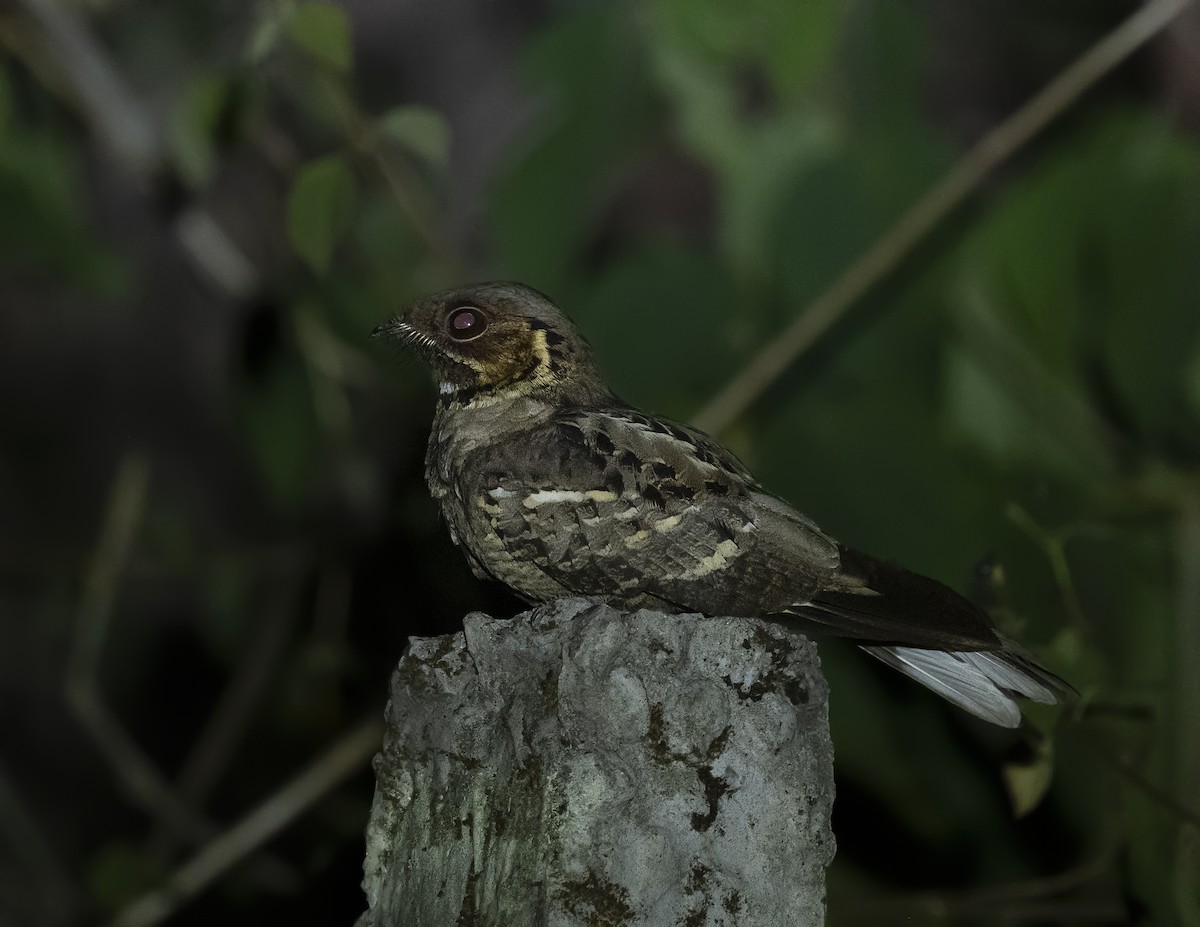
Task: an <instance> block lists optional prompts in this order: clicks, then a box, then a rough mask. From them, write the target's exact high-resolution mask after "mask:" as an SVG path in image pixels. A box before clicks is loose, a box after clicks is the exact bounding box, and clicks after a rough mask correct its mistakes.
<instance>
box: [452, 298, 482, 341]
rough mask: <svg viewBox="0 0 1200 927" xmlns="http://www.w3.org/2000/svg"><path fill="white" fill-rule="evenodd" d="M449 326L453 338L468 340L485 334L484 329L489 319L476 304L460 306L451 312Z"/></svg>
mask: <svg viewBox="0 0 1200 927" xmlns="http://www.w3.org/2000/svg"><path fill="white" fill-rule="evenodd" d="M447 326H448V327H449V329H450V337H451V338H457V339H458V340H459V341H468V340H470V339H471V338H475V337H477V336H479V335H481V334H483V330H484V329H485V328H487V319H486V318H484V315H483V313H482V312H480V311H479V310H478V309H476V308H475V307H474V306H460V307H459V308H457V309H455V310H454V311H453V312H451V313H450V318H449V319H448V320H447Z"/></svg>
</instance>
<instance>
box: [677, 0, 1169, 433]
mask: <svg viewBox="0 0 1200 927" xmlns="http://www.w3.org/2000/svg"><path fill="white" fill-rule="evenodd" d="M1190 2H1191V0H1153V2H1151V3H1148V4H1147V5H1146V6H1144V7H1142V8H1141V9H1140V10H1138V11H1137V12H1136V13H1134V14H1133V15H1132V16H1130V17H1129V18H1128V19H1126V20H1125V21H1124V22H1122V23H1121V24H1120V25H1119V26H1117V27H1116V28H1115V29H1114V30H1113V31H1112V32H1110V33H1108V34H1107V35H1106V36H1105V37H1104V38H1102V39H1101V40H1100V41H1099V42H1097V43H1096V44H1095V45H1093V46H1092V47H1091V48H1090V49H1089V50H1088V51H1087V52H1085V53H1084V54H1083V56H1082V57H1080V58H1079V59H1078V60H1077V61H1075V63H1074V64H1072V65H1070V66H1069V67H1068V68H1067V69H1066V70H1065V71H1063V72H1062V73H1061V74H1059V76H1058V77H1056V78H1055V79H1054V80H1053V81H1051V82H1050V83H1049V84H1048V85H1047V86H1046V87H1045V88H1044V89H1043V90H1042V91H1041V92H1040V93H1038V94H1037V96H1035V97H1034V98H1033V99H1032V100H1030V101H1029V102H1028V103H1026V104H1025V105H1024V106H1023V107H1021V108H1020V109H1019V110H1017V112H1015V113H1013V115H1011V116H1010V117H1009V118H1008V119H1006V120H1004V122H1002V123H1000V125H998V126H996V128H994V129H993V130H992V131H991V132H989V133H988V134H987V135H985V136H984V137H983V138H982V139H981V140H980V141H979V142H978V143H977V144H976V145H975V146H974V147H973V148H972V149H971V150H970V152H968V153H967V155H966V156H965V157H964V158H963V159H962V160H960V161H959V162H958V164H956V165H955V166H954V168H952V169H951V171H950V173H948V174H947V175H946V176H945V177H943V178H942V180H941V181H939V182H938V183H937V184H936V185H935V186H934V187H933V188H932V189H931V190H930V191H929V192H928V193H926V194H925V196H924V197H922V198H921V199H920V200H918V201H917V203H916V204H915V205H914V206H913V207H912V208H911V209H910V210H909V211H908V212H907V213H906V214H905V215H904V216H903V217H902V218H901V219H900V221H899V222H897V223H896V224H895V225H894V226H892V228H891V230H889V231H888V232H887V234H885V235H884V236H883V238H881V239H879V240H878V241H877V242H876V243H875V244H874V245H873V246H872V247H871V248H869V249H868V250H867V251H866V252H865V253H863V254H862V256H860V257H859V259H858V260H857V261H855V262H854V263H853V264H852V265H851V266H850V267H849V268H847V269H846V271H845V272H843V273H842V275H841V276H840V277H838V278H837V280H835V281H834V283H833V284H832V285H831V286H830V287H829V289H827V290H826V291H825V292H824V293H822V294H821V295H820V296H818V297H817V298H816V300H815V301H813V302H812V303H811V304H810V305H809V306H808V308H807V309H805V310H804V311H803V312H802V313H801V314H800V315H799V316H798V317H797V318H796V320H795V321H794V322H792V324H791V325H790V326H788V328H786V329H785V330H784V331H783V333H782V334H781V335H780V336H779V337H778V338H776V339H775V340H774V341H772V342H771V343H770V344H769V345H767V346H766V347H764V348H763V349H762V350H760V351H759V352H758V354H756V355H755V356H754V357H753V358H751V360H750V361H749V363H747V364H746V365H745V366H744V367H743V368H742V370H741V371H740V372H739V373H738V374H737V375H736V376H735V377H734V378H733V379H732V380H731V381H730V382H729V383H728V384H726V386H725V387H724V389H722V390H721V391H720V392H719V393H718V394H717V395H716V396H715V397H714V398H713V399H712V401H710V402H709V403H708V405H707V406H705V407H704V409H702V410H701V412H700V414H699V415H697V416H696V420H695V421H696V425H697V426H698V427H700V428H702V429H704V430H706V431H711V432H720V431H723V430H725V429H726V428H727V427H729V425H730V424H732V423H733V422H734V421H735V420H736V419H737V418H738V417H739V416H740V415H742V413H744V412H745V411H746V410H747V409H748V408H749V407H750V405H751V404H752V403H753V402H754V401H755V400H756V399H758V398H759V397H760V396H761V395H762V394H763V392H764V391H765V390H766V389H767V387H769V386H770V385H771V384H772V383H773V382H774V381H775V380H776V379H777V378H778V377H779V376H780V375H781V374H783V372H784V371H785V370H787V368H788V367H789V366H790V365H791V364H792V362H793V361H795V360H796V358H797V357H799V356H800V355H801V354H802V353H804V351H806V350H807V349H808V348H810V347H811V346H812V345H813V343H814V342H815V341H816V340H817V339H818V338H820V337H821V336H822V335H823V334H824V333H825V332H826V331H828V330H829V328H830V327H831V326H833V325H834V324H835V323H836V322H837V321H838V320H839V319H841V318H842V317H843V316H844V315H845V314H846V313H847V312H848V311H849V310H850V309H851V307H852V306H853V305H854V304H855V303H856V302H858V300H859V299H861V298H862V297H863V296H864V295H865V294H866V293H867V292H868V291H869V290H870V289H871V288H873V287H874V286H875V285H876V284H878V283H879V282H880V281H881V280H882V279H884V278H885V277H887V276H888V275H889V274H891V273H892V272H894V271H895V270H896V269H897V268H898V267H899V266H900V265H901V264H902V263H903V261H904V259H905V258H907V257H908V255H909V254H911V253H912V251H913V249H914V248H916V246H917V245H919V244H920V243H921V242H922V241H923V240H924V239H925V238H926V237H928V235H929V234H930V232H932V231H933V230H934V229H935V228H936V227H937V226H938V225H939V224H940V223H941V222H942V221H943V220H944V219H945V218H946V217H947V216H949V215H950V214H951V213H952V212H953V211H954V210H955V209H957V208H958V207H959V206H961V205H962V204H963V203H964V202H965V201H966V199H967V198H968V197H969V196H970V195H971V194H972V193H974V192H975V191H976V190H977V189H978V188H979V186H980V184H981V183H982V182H983V180H984V179H985V178H986V177H987V176H988V174H990V173H991V172H992V171H993V170H994V169H995V168H996V167H997V166H998V165H1000V164H1001V163H1003V162H1004V161H1005V160H1007V159H1008V158H1009V157H1011V156H1012V155H1013V154H1014V153H1015V152H1017V151H1019V150H1020V149H1021V148H1022V147H1024V146H1025V145H1026V144H1027V143H1028V142H1029V141H1030V139H1032V138H1033V137H1034V136H1035V135H1037V134H1038V133H1039V132H1040V131H1041V130H1042V129H1044V128H1045V127H1046V126H1047V125H1049V124H1050V123H1051V122H1053V121H1054V120H1055V119H1056V118H1057V117H1058V116H1060V115H1061V114H1062V113H1063V112H1064V111H1066V110H1067V109H1068V108H1069V107H1070V106H1071V105H1072V104H1074V103H1075V102H1076V101H1077V100H1078V99H1079V98H1080V97H1081V96H1082V95H1083V94H1084V93H1085V92H1087V90H1089V89H1090V88H1091V87H1093V86H1095V84H1096V83H1097V82H1098V81H1099V80H1100V79H1101V78H1103V77H1104V76H1105V75H1106V74H1108V73H1109V72H1110V71H1112V70H1113V68H1115V67H1116V66H1117V65H1119V64H1120V63H1121V62H1122V61H1124V60H1125V59H1126V58H1128V57H1129V56H1130V55H1131V54H1133V52H1135V51H1136V50H1137V49H1138V48H1140V47H1141V46H1142V45H1143V44H1145V43H1146V42H1147V41H1149V40H1150V39H1151V38H1153V37H1154V36H1155V35H1156V34H1158V33H1159V32H1160V31H1161V30H1162V29H1163V28H1164V27H1165V26H1166V25H1167V24H1168V23H1169V22H1170V21H1171V20H1172V19H1174V18H1175V16H1177V15H1178V14H1179V13H1180V12H1181V11H1182V10H1183V9H1184V8H1185V7H1187V6H1188V4H1189V3H1190Z"/></svg>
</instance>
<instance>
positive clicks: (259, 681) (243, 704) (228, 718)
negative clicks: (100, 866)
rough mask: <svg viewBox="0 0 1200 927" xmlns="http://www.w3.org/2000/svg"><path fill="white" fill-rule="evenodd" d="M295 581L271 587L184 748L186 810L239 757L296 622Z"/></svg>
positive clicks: (157, 838)
mask: <svg viewBox="0 0 1200 927" xmlns="http://www.w3.org/2000/svg"><path fill="white" fill-rule="evenodd" d="M297 582H298V580H297V579H296V576H295V574H294V573H292V574H291V575H289V576H288V578H287V579H286V580H284V581H283V583H282V586H283V588H276V587H275V586H274V585H272V587H271V590H270V592H271V594H270V596H269V598H270V603H271V604H270V606H269V607H268V608H267V609H265V611H264V612H263V615H262V620H261V621H260V622H259V624H258V627H257V629H256V631H255V634H254V637H253V639H252V640H251V641H250V642H249V643H248V644H247V645H246V646H245V647H244V648H243V651H242V658H241V660H240V661H239V663H238V666H237V669H236V670H235V671H234V674H233V677H232V678H231V679H230V681H229V684H228V685H227V686H226V688H225V690H224V692H222V693H221V698H220V700H219V701H218V702H217V705H216V707H215V708H214V709H213V712H212V714H211V715H210V716H209V718H208V721H207V723H206V724H205V726H204V728H203V730H201V732H200V734H199V736H197V737H196V739H195V741H194V742H193V743H192V746H191V749H190V750H189V751H188V755H187V758H186V759H185V760H184V762H183V766H182V767H181V771H180V773H179V776H178V779H177V780H176V788H177V789H178V790H179V793H180V795H181V796H182V797H183V800H184V801H185V802H186V803H187V805H188V807H189V808H194V809H200V808H202V807H203V804H204V801H205V800H206V799H207V798H208V796H209V794H210V793H211V792H212V789H213V787H214V786H215V785H216V783H217V782H218V781H219V779H220V776H221V774H222V773H223V772H224V771H225V769H226V768H227V767H228V765H229V762H230V760H231V759H233V758H234V757H236V755H237V746H238V744H239V743H240V742H241V741H242V739H243V738H244V737H245V734H246V730H247V727H248V726H249V723H250V721H251V720H252V719H253V717H254V708H255V706H256V705H258V703H259V702H260V701H261V700H262V698H263V695H264V693H265V691H266V689H267V685H268V683H269V682H270V681H271V678H272V676H273V674H274V672H275V670H276V668H277V666H278V664H279V660H280V657H281V656H282V654H283V650H284V645H285V644H286V643H287V640H288V637H289V635H290V633H291V630H292V628H293V626H294V625H295V621H296V618H297V616H298V599H299V595H298V590H297V588H296V587H297ZM164 824H166V822H164V821H158V822H157V831H158V832H157V833H156V834H155V835H154V837H153V838H152V839H151V844H152V845H153V846H154V847H155V849H156V850H158V851H159V852H165V851H166V850H167V849H169V847H170V838H171V837H173V836H175V834H174V833H173V829H171V828H166V827H164V826H163V825H164ZM214 832H215V830H214ZM210 836H212V834H211V833H210V834H206V838H207V837H210ZM196 842H199V841H196Z"/></svg>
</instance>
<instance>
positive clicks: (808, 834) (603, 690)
mask: <svg viewBox="0 0 1200 927" xmlns="http://www.w3.org/2000/svg"><path fill="white" fill-rule="evenodd" d="M387 723H388V730H387V735H386V737H385V742H384V749H383V752H382V753H381V754H380V755H379V757H378V758H377V759H376V773H377V784H376V792H375V803H374V806H373V808H372V812H371V820H370V824H369V826H368V829H367V856H366V863H365V865H364V872H365V876H364V880H363V887H364V889H365V891H366V894H367V899H368V904H369V910H368V911H367V912H366V913H365V914H364V915H363V916H362V917H361V918H360V920H359V927H384V925H388V927H391V925H395V927H455V925H459V927H466V925H489V927H490V925H495V927H525V925H546V927H568V925H571V927H574V925H604V927H618V925H620V927H625V925H631V927H632V925H638V927H643V925H644V927H659V925H662V927H667V925H672V927H674V925H680V927H718V925H720V927H777V925H778V927H784V925H787V927H809V925H820V924H822V923H823V922H824V894H825V888H824V885H825V867H826V866H827V865H828V864H829V862H830V860H831V859H832V858H833V850H834V842H833V836H832V834H831V833H830V829H829V813H830V809H831V807H832V803H833V762H832V748H831V747H830V742H829V731H828V718H827V710H826V689H825V681H824V679H823V678H822V676H821V674H820V670H819V666H818V662H817V657H816V652H815V650H814V648H813V646H812V644H811V643H810V642H809V641H808V640H806V639H805V638H804V637H803V636H801V635H798V634H793V633H790V632H788V631H786V630H785V629H783V628H780V627H777V626H774V625H770V624H767V623H764V622H758V621H745V620H740V619H731V618H705V617H702V616H699V615H663V614H660V613H656V612H646V611H643V612H637V613H635V614H632V615H627V614H624V613H621V612H619V611H616V610H614V609H611V608H609V607H607V606H604V605H596V604H594V603H591V602H587V601H584V600H578V599H568V600H563V601H561V602H558V603H555V604H553V605H549V606H545V607H542V608H536V609H533V610H532V611H528V612H525V613H523V614H520V615H518V616H517V617H515V618H513V619H510V620H496V619H492V618H489V617H487V616H486V615H480V614H473V615H469V616H468V617H467V618H466V619H465V621H464V622H463V632H462V633H460V634H455V635H452V636H447V637H438V638H414V639H413V640H412V642H411V644H410V647H409V649H408V651H407V653H406V654H405V655H404V657H403V659H402V660H401V661H400V666H399V668H398V669H397V671H396V673H395V676H394V677H393V680H392V693H391V701H390V703H389V705H388V712H387Z"/></svg>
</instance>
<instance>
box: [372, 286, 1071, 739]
mask: <svg viewBox="0 0 1200 927" xmlns="http://www.w3.org/2000/svg"><path fill="white" fill-rule="evenodd" d="M375 335H377V336H382V337H386V338H389V339H394V340H398V341H400V342H403V343H405V344H408V345H411V346H412V347H413V348H415V349H416V350H417V351H418V352H419V353H420V354H421V355H422V356H423V357H424V358H425V359H426V360H427V361H428V362H429V363H430V364H431V365H432V366H433V368H434V370H435V372H436V374H437V377H438V380H439V383H440V391H441V395H440V398H439V401H438V407H437V413H436V415H435V418H434V423H433V431H432V434H431V436H430V439H429V449H428V453H427V455H426V460H425V462H426V477H427V479H428V481H429V488H430V491H431V492H432V494H433V496H434V498H435V499H436V500H437V501H438V503H439V504H440V506H441V510H442V514H443V516H444V517H445V520H446V523H447V525H448V526H449V528H450V534H451V536H452V537H453V539H454V541H455V543H456V544H458V545H459V546H461V547H462V548H463V550H464V551H465V552H466V555H467V559H468V560H469V561H470V564H471V568H472V570H473V571H474V573H475V574H476V575H477V576H479V577H481V578H486V577H490V578H493V579H497V580H499V581H500V582H502V583H505V584H507V585H508V586H509V587H511V588H512V589H513V590H514V591H515V592H516V593H517V594H518V595H520V596H521V597H523V598H524V599H526V600H528V601H530V602H545V601H547V600H552V599H555V598H559V597H562V596H571V595H582V596H596V597H600V598H602V599H605V600H607V601H609V602H611V603H613V604H615V605H619V606H621V607H623V608H626V609H637V608H654V609H658V610H661V611H666V612H700V613H704V614H707V615H714V616H719V615H733V616H740V617H765V618H772V619H774V620H785V621H788V622H794V623H795V626H796V627H797V628H798V629H800V630H803V631H806V632H810V633H813V632H815V633H818V634H819V633H821V632H825V633H829V634H834V635H838V636H843V637H849V638H853V639H854V640H855V641H856V642H857V643H859V644H860V646H861V647H862V649H864V650H866V651H867V652H868V653H870V654H872V655H874V656H876V657H878V658H879V659H881V660H883V661H884V662H885V663H887V664H889V665H891V666H893V667H895V668H896V669H898V670H900V671H901V672H902V673H905V674H907V675H908V676H910V677H912V678H913V679H915V680H916V681H917V682H920V683H922V684H923V685H925V686H928V687H929V688H930V689H932V690H933V691H934V692H936V693H938V694H939V695H941V696H943V697H945V698H946V699H948V700H950V701H951V702H953V703H954V704H956V705H959V706H961V707H962V708H964V709H966V710H967V711H969V712H971V713H973V714H975V715H977V716H978V717H980V718H983V719H984V720H987V721H991V722H992V723H994V724H999V725H1003V726H1005V727H1015V726H1017V725H1018V724H1019V723H1020V719H1021V715H1020V711H1019V709H1018V706H1017V702H1016V701H1015V697H1016V696H1023V697H1026V698H1030V699H1034V700H1036V701H1039V702H1048V703H1053V702H1055V701H1056V700H1057V698H1058V696H1059V695H1061V694H1062V693H1063V692H1064V691H1065V688H1066V687H1065V684H1064V683H1063V682H1062V681H1061V680H1060V679H1058V678H1057V677H1056V676H1055V675H1054V674H1052V673H1050V672H1049V671H1047V670H1045V669H1043V668H1042V667H1040V666H1038V665H1037V664H1036V663H1034V662H1033V661H1032V660H1031V659H1030V658H1029V657H1027V656H1026V655H1025V654H1023V653H1022V652H1021V651H1019V650H1018V649H1016V648H1015V647H1013V646H1012V645H1011V644H1009V643H1008V642H1006V641H1005V640H1004V639H1003V638H1001V637H1000V636H999V635H998V633H997V632H996V630H995V628H994V627H993V625H992V622H991V621H990V620H989V618H988V616H987V615H986V614H985V613H984V612H982V611H981V610H980V609H978V608H976V607H975V606H974V605H972V604H971V603H970V602H968V601H967V600H966V599H964V598H962V597H960V596H959V595H958V594H956V593H955V592H953V591H952V590H950V589H949V588H947V587H946V586H943V585H942V584H941V583H938V582H936V581H935V580H932V579H928V578H926V577H924V576H920V575H917V574H916V573H912V572H910V571H908V570H905V569H903V568H901V567H899V566H896V565H894V564H892V563H887V562H883V561H880V560H876V559H874V558H872V557H869V556H866V555H865V554H861V553H858V552H857V551H854V550H851V549H850V548H848V547H843V546H842V545H841V544H839V543H838V542H837V541H835V540H834V539H833V538H831V537H829V535H827V534H825V533H824V532H822V531H821V529H820V528H818V527H817V526H816V525H815V524H814V523H813V522H812V521H811V520H810V519H808V518H806V517H805V516H804V515H802V514H800V513H799V512H797V511H796V510H795V509H793V508H792V507H791V506H790V505H788V504H787V503H786V502H784V501H783V500H781V499H779V498H777V497H776V496H773V495H771V494H770V493H769V492H767V491H766V490H764V489H763V488H762V487H761V486H760V485H759V483H758V481H757V480H755V478H754V476H753V475H752V474H751V473H750V472H749V471H748V470H747V469H746V467H745V466H744V465H743V464H742V463H741V462H740V461H739V460H738V459H737V458H736V457H735V456H734V455H733V454H731V453H730V452H729V451H727V450H726V449H725V448H723V447H721V445H719V444H718V443H717V442H716V441H714V440H713V439H712V438H710V437H709V436H708V435H705V434H703V433H702V432H699V431H697V430H695V429H693V428H689V427H687V426H685V425H678V424H675V423H673V422H668V421H665V420H663V419H660V418H657V417H655V416H652V415H647V414H646V413H644V412H641V411H639V410H637V409H635V408H632V407H631V406H629V405H628V404H626V403H624V402H622V401H621V400H620V399H618V398H617V397H616V396H615V395H613V393H612V391H611V390H610V389H609V388H608V386H607V385H605V381H604V379H603V378H602V376H601V374H600V372H599V370H598V368H597V367H596V364H595V362H594V361H593V358H592V352H591V349H590V347H589V346H588V343H587V341H585V340H584V338H583V336H582V335H580V333H579V331H578V330H577V329H576V328H575V326H574V325H573V324H572V323H571V322H570V320H568V319H567V317H566V316H565V315H563V313H562V312H561V311H560V310H559V309H558V308H557V307H556V306H555V305H554V304H553V303H552V302H551V301H550V300H549V299H548V298H547V297H545V296H544V295H542V294H541V293H538V292H537V291H536V290H533V289H530V288H529V287H526V286H522V285H519V284H514V283H491V284H484V285H480V286H472V287H467V288H464V289H458V290H450V291H447V292H444V293H438V294H436V295H434V296H430V297H428V298H427V299H424V300H421V301H420V302H418V303H416V304H415V305H414V306H412V307H411V308H410V309H408V310H407V311H406V312H405V313H404V314H403V315H401V316H398V317H393V318H392V319H391V320H389V321H388V322H386V323H385V324H383V325H381V326H380V327H379V328H377V329H376V330H375Z"/></svg>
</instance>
